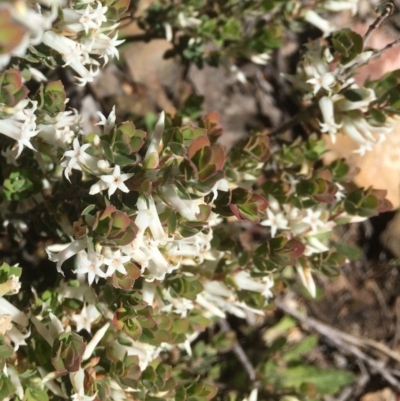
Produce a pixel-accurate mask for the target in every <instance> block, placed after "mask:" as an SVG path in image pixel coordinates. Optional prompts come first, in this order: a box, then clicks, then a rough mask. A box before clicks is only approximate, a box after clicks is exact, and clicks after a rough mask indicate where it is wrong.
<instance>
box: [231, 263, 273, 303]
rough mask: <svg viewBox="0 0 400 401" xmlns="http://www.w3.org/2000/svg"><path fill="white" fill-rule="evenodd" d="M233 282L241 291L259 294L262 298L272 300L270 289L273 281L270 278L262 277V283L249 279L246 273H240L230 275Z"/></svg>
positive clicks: (252, 278)
mask: <svg viewBox="0 0 400 401" xmlns="http://www.w3.org/2000/svg"><path fill="white" fill-rule="evenodd" d="M232 278H233V281H234V282H235V284H236V285H237V286H238V287H239V288H240V289H241V290H248V291H254V292H259V293H260V294H261V295H262V296H263V297H264V298H266V299H268V298H272V296H273V295H272V292H271V288H272V287H273V286H274V280H273V279H272V276H271V277H263V279H262V282H259V281H257V280H256V279H255V278H254V277H251V276H250V274H249V273H248V272H247V271H244V270H242V271H240V272H237V273H234V274H233V275H232Z"/></svg>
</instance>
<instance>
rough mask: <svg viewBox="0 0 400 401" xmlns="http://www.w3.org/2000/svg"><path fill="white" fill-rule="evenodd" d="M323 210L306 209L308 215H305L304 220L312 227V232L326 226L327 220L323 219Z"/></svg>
mask: <svg viewBox="0 0 400 401" xmlns="http://www.w3.org/2000/svg"><path fill="white" fill-rule="evenodd" d="M321 218H323V216H322V211H321V210H313V209H312V208H308V209H306V215H305V217H303V219H302V222H303V223H305V224H307V225H308V226H309V227H310V228H311V232H313V233H314V232H317V231H318V228H319V227H324V225H325V224H326V223H325V221H322V220H321Z"/></svg>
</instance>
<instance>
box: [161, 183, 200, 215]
mask: <svg viewBox="0 0 400 401" xmlns="http://www.w3.org/2000/svg"><path fill="white" fill-rule="evenodd" d="M159 190H160V193H161V194H162V196H163V197H164V198H165V200H166V201H167V203H169V204H170V205H171V207H172V208H173V209H175V210H176V211H177V212H178V213H179V214H180V215H181V216H183V217H184V218H185V219H187V220H197V214H199V213H200V208H199V202H198V201H197V200H191V199H182V198H180V196H179V195H178V189H177V188H176V186H175V185H172V184H170V185H166V186H163V187H160V189H159Z"/></svg>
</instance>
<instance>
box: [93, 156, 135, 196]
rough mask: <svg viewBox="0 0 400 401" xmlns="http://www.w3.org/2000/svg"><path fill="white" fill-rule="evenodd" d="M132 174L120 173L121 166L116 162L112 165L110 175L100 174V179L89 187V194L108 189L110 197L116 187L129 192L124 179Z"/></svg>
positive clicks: (127, 178)
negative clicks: (112, 168) (112, 169)
mask: <svg viewBox="0 0 400 401" xmlns="http://www.w3.org/2000/svg"><path fill="white" fill-rule="evenodd" d="M132 176H133V173H129V174H121V167H120V166H118V164H117V165H116V166H115V167H114V171H113V173H112V175H102V176H100V180H99V181H98V182H97V183H96V184H93V185H92V186H91V188H90V191H89V193H90V195H94V194H97V193H99V192H101V191H104V190H105V189H108V196H109V197H110V196H111V195H112V194H113V193H114V192H115V191H116V190H117V189H119V190H121V191H123V192H129V189H128V187H127V186H126V185H125V184H124V181H126V180H129V178H131V177H132Z"/></svg>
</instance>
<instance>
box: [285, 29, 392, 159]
mask: <svg viewBox="0 0 400 401" xmlns="http://www.w3.org/2000/svg"><path fill="white" fill-rule="evenodd" d="M349 38H350V39H353V40H354V41H361V46H362V39H361V37H359V36H357V35H356V34H355V33H347V36H346V37H345V39H347V40H349ZM339 39H340V37H338V39H337V41H339ZM343 40H344V39H343ZM306 49H307V50H306V53H305V55H304V56H303V59H302V61H301V62H300V63H299V65H298V71H297V76H296V77H288V79H289V80H290V81H291V82H293V83H294V84H295V85H296V86H298V88H299V89H300V90H302V91H305V92H306V93H310V92H312V95H313V97H312V98H311V99H316V100H317V101H318V105H319V108H320V111H321V114H322V119H321V121H320V122H319V129H320V132H322V133H324V134H328V135H329V136H330V139H331V141H332V142H333V143H335V141H336V136H337V134H339V133H343V134H345V135H347V136H349V137H350V138H351V139H352V140H353V141H354V142H356V143H357V144H358V146H359V148H358V149H357V150H356V151H355V152H357V153H359V154H361V155H364V154H365V152H367V151H370V150H371V149H372V147H373V146H374V145H375V144H377V143H380V142H381V141H383V140H385V136H386V134H387V133H389V132H390V131H391V130H392V129H393V127H394V126H395V124H396V121H397V118H395V115H394V114H393V113H392V112H390V111H386V110H385V108H386V105H385V104H380V103H379V102H378V99H377V96H376V93H375V91H374V89H373V88H360V87H359V86H358V85H357V84H356V83H355V82H354V78H353V77H352V76H351V72H352V71H353V68H354V67H355V66H358V65H360V64H363V63H365V62H367V61H368V60H369V59H370V58H371V57H372V56H373V52H372V51H363V52H361V51H360V52H359V54H356V55H354V56H353V57H352V58H350V59H344V60H343V63H342V65H341V66H340V67H339V68H335V64H336V63H337V60H335V59H334V57H333V55H332V53H331V50H330V49H329V48H328V47H327V46H325V45H323V42H322V41H321V40H317V41H315V42H312V43H310V44H307V45H306ZM378 116H379V117H378ZM377 118H379V119H380V121H377ZM382 118H383V121H382ZM382 122H383V123H382Z"/></svg>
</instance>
